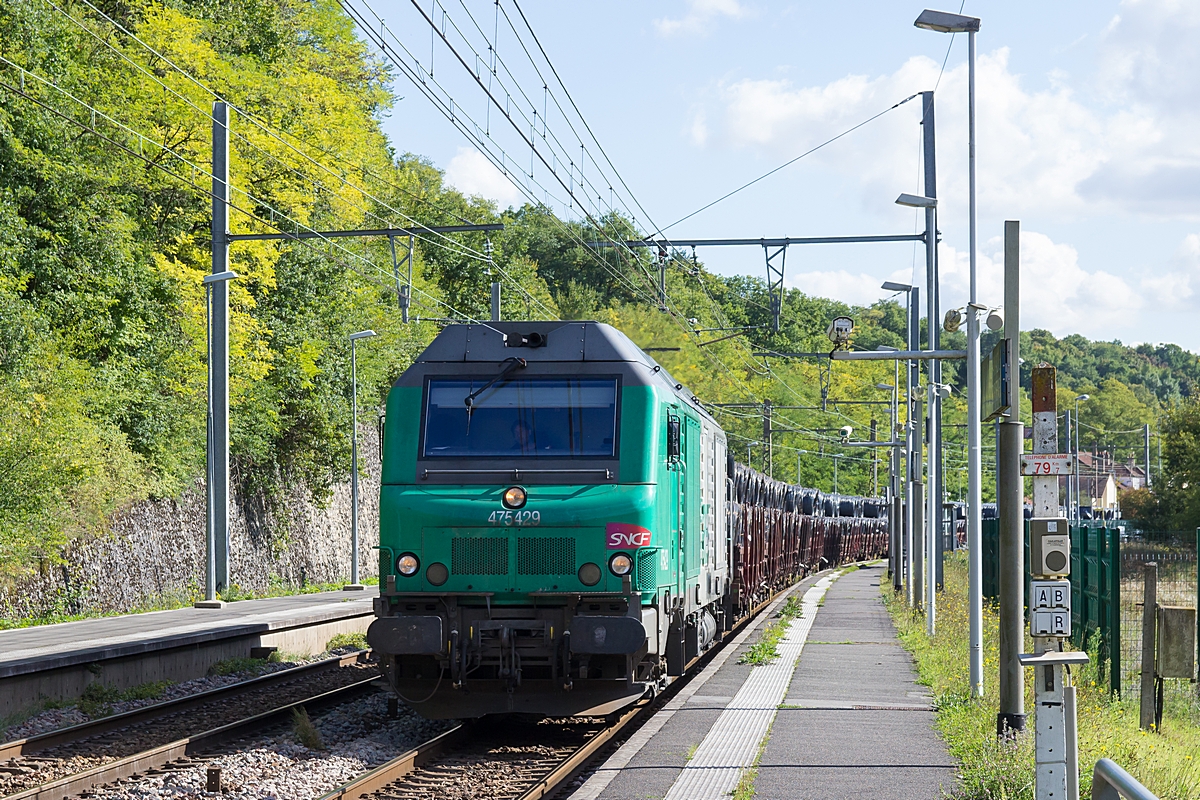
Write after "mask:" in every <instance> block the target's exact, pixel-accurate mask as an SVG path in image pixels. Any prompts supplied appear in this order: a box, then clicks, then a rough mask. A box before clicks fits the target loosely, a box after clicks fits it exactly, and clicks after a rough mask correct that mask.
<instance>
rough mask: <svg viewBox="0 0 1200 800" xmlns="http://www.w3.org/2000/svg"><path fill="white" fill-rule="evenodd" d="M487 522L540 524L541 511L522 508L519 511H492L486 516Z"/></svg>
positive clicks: (496, 523)
mask: <svg viewBox="0 0 1200 800" xmlns="http://www.w3.org/2000/svg"><path fill="white" fill-rule="evenodd" d="M488 522H490V523H491V524H493V525H504V526H511V525H541V524H542V512H540V511H531V510H529V509H526V508H523V509H521V510H519V511H509V510H507V509H506V510H504V511H493V512H492V513H491V515H490V516H489V517H488Z"/></svg>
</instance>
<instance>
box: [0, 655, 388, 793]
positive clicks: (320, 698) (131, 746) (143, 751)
mask: <svg viewBox="0 0 1200 800" xmlns="http://www.w3.org/2000/svg"><path fill="white" fill-rule="evenodd" d="M367 655H368V654H367V653H365V652H362V653H354V654H351V655H347V656H342V657H338V658H330V659H325V660H323V661H318V662H314V663H312V664H304V665H301V666H299V667H293V668H290V669H286V670H280V671H279V672H275V673H271V674H269V675H263V676H261V677H259V678H254V679H252V680H249V681H243V682H239V683H235V684H231V685H229V686H224V687H221V688H218V689H213V690H210V691H207V692H201V693H199V694H195V695H189V696H187V697H181V698H177V699H175V700H172V701H169V702H166V703H160V704H156V705H151V706H145V707H143V708H139V709H135V710H132V711H128V712H125V713H123V714H117V715H114V716H111V717H105V718H101V719H98V720H93V721H91V722H86V723H83V724H81V725H76V726H73V727H70V728H64V729H62V730H58V731H51V732H49V733H44V734H40V735H38V736H33V737H29V738H27V739H21V740H18V741H13V742H7V743H4V744H0V797H3V798H5V799H6V800H33V799H34V798H36V799H37V800H57V799H58V798H66V797H71V796H74V795H76V794H79V793H80V792H84V791H87V790H89V789H93V788H95V787H97V786H102V785H105V784H110V783H113V782H114V781H118V780H122V779H124V778H128V777H131V776H133V775H137V774H144V773H145V771H147V770H155V769H161V768H164V767H166V766H168V765H172V764H175V765H178V764H179V763H180V759H187V758H189V757H191V756H194V755H196V754H199V753H206V752H210V751H214V750H216V749H217V748H219V747H221V746H222V745H223V744H224V743H227V742H236V741H237V740H238V739H239V738H243V739H244V738H246V737H249V736H252V735H253V736H258V735H261V734H262V733H263V732H264V731H265V730H267V729H269V728H271V727H272V726H277V725H279V724H281V723H290V722H291V715H292V710H293V709H294V708H299V707H301V706H304V707H305V708H306V709H314V710H315V709H318V708H324V707H328V706H330V705H334V704H336V703H338V702H342V701H344V700H345V699H346V698H350V697H356V696H359V695H361V694H363V693H365V692H369V691H372V689H371V687H370V684H371V683H372V682H373V681H374V680H375V679H376V678H377V677H378V671H377V670H376V668H375V667H374V666H369V665H367V664H366V657H367Z"/></svg>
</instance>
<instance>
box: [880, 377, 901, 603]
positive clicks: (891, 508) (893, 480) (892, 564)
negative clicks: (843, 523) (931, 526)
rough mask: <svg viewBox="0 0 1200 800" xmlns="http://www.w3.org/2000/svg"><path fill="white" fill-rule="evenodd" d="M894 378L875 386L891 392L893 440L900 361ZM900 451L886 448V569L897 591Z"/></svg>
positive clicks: (891, 436) (893, 436)
mask: <svg viewBox="0 0 1200 800" xmlns="http://www.w3.org/2000/svg"><path fill="white" fill-rule="evenodd" d="M893 365H894V368H895V372H896V378H895V382H894V383H877V384H875V388H876V389H878V390H880V391H881V392H891V393H892V403H891V407H890V408H889V411H891V427H890V428H889V429H888V437H887V438H888V441H889V442H895V441H897V439H896V417H897V409H896V405H897V403H898V401H899V397H898V395H897V393H898V391H899V388H900V362H899V361H895V362H893ZM899 462H900V451H899V448H897V447H896V446H894V445H893V446H892V447H890V448H888V498H887V501H888V529H889V530H888V533H889V536H888V549H889V551H890V553H891V558H890V559H888V562H889V563H888V569H889V571H890V572H891V578H892V586H893V588H895V589H896V590H897V591H898V590H899V588H900V563H901V556H900V528H901V526H900V514H899V506H898V502H897V500H898V498H899V496H900V491H899V488H900V487H899V486H898V485H897V484H898V483H899V476H900V463H899Z"/></svg>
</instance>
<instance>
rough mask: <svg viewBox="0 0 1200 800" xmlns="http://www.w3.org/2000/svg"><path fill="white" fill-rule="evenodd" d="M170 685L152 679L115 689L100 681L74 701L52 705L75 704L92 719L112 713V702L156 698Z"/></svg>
mask: <svg viewBox="0 0 1200 800" xmlns="http://www.w3.org/2000/svg"><path fill="white" fill-rule="evenodd" d="M170 685H171V682H170V681H154V682H153V683H143V684H141V685H140V686H133V687H131V688H129V689H116V688H114V687H111V686H104V685H103V684H100V683H89V684H88V685H87V688H86V689H84V690H83V694H82V695H81V696H80V698H79V700H78V701H76V702H74V703H72V702H70V701H67V702H58V703H55V704H54V705H55V706H57V707H59V708H64V707H66V706H69V705H75V706H77V707H78V708H79V710H80V711H82V712H83V713H84V714H87V715H88V716H89V717H92V718H93V719H94V718H96V717H107V716H108V715H109V714H111V713H113V708H112V707H113V704H114V703H119V702H121V701H124V700H157V699H159V698H160V697H162V696H163V692H165V691H166V689H167V687H168V686H170ZM46 707H47V708H49V707H51V706H50V704H47V705H46Z"/></svg>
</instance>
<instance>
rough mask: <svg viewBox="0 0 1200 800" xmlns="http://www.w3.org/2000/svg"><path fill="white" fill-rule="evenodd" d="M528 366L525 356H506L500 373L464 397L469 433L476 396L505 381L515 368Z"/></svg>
mask: <svg viewBox="0 0 1200 800" xmlns="http://www.w3.org/2000/svg"><path fill="white" fill-rule="evenodd" d="M526 366H527V362H526V361H525V359H523V358H506V359H504V369H502V370H500V374H498V375H497V376H496V377H494V378H492V379H491V380H490V381H488V382H487V383H485V384H484V385H483V386H482V388H480V389H477V390H476V391H474V392H471V393H470V394H469V395H467V396H466V397H464V398H463V403H464V404H466V406H467V432H468V433H469V432H470V430H471V414H472V412H474V410H475V398H476V397H479V395H481V394H483V393H484V392H486V391H487V390H488V389H490V388H492V387H493V386H495V385H496V384H497V383H500V382H501V381H503V380H504V379H505V378H507V377H508V376H509V375H510V374H511V373H512V372H513V371H514V370H516V369H518V368H520V369H524V368H525V367H526Z"/></svg>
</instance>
